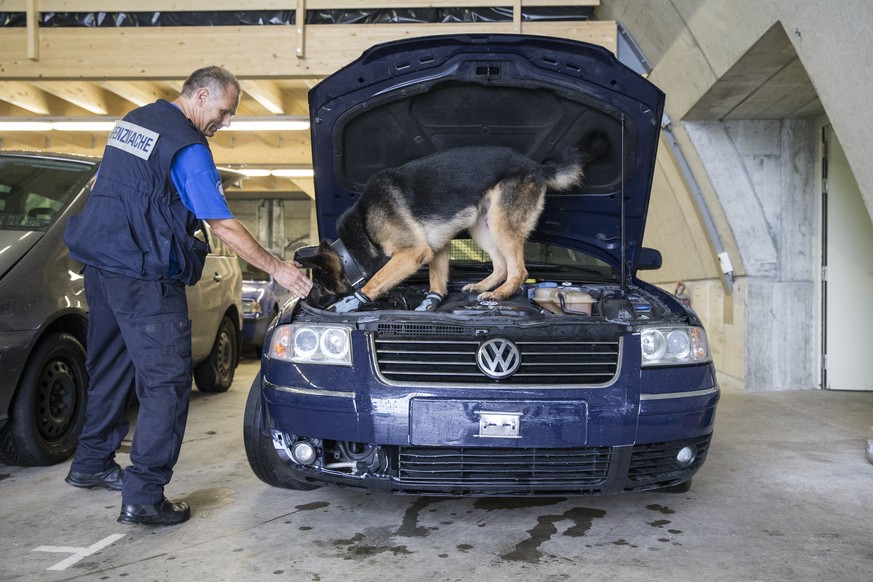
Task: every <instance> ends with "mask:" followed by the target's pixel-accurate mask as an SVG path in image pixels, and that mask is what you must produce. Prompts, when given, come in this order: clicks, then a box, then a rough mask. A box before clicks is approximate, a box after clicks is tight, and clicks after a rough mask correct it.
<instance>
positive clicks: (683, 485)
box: [655, 479, 691, 493]
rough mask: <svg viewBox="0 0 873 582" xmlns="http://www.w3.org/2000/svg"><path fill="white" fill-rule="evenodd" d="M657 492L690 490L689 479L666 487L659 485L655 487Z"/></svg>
mask: <svg viewBox="0 0 873 582" xmlns="http://www.w3.org/2000/svg"><path fill="white" fill-rule="evenodd" d="M655 491H657V492H658V493H688V492H689V491H691V479H689V480H688V481H683V482H682V483H679V484H678V485H669V486H667V487H660V488H658V489H656V490H655Z"/></svg>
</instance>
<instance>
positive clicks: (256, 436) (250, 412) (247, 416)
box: [243, 376, 319, 491]
mask: <svg viewBox="0 0 873 582" xmlns="http://www.w3.org/2000/svg"><path fill="white" fill-rule="evenodd" d="M243 445H244V447H245V450H246V457H247V458H248V460H249V466H250V467H251V468H252V472H253V473H254V474H255V475H256V476H257V478H258V479H260V480H261V481H263V482H264V483H266V484H267V485H272V486H273V487H281V488H283V489H294V490H296V491H309V490H311V489H317V488H318V487H319V486H318V485H313V484H310V483H304V482H303V481H300V480H298V479H295V478H294V477H293V476H292V475H291V471H290V469H288V467H287V466H286V465H285V463H283V462H282V460H281V459H280V458H279V455H278V454H277V453H276V449H275V448H273V442H272V440H271V438H270V435H269V434H267V432H266V430H265V428H264V410H263V398H262V397H261V382H260V377H259V376H256V377H255V381H254V382H252V388H251V390H249V397H248V398H247V399H246V408H245V412H244V413H243Z"/></svg>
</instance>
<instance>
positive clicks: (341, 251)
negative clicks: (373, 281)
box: [330, 239, 368, 291]
mask: <svg viewBox="0 0 873 582" xmlns="http://www.w3.org/2000/svg"><path fill="white" fill-rule="evenodd" d="M330 246H331V247H333V250H335V251H336V253H337V254H338V255H339V257H340V260H341V261H342V263H343V271H344V272H345V274H346V277H347V278H348V280H349V282H350V283H351V284H352V287H354V288H355V291H358V290H360V288H361V287H363V286H364V283H366V282H367V279H368V277H367V272H366V271H365V270H364V268H363V267H361V265H360V263H358V261H356V260H355V258H354V257H353V256H352V255H350V254H349V251H348V249H346V245H345V244H344V243H343V241H342V239H336V240H335V241H333V243H331V245H330Z"/></svg>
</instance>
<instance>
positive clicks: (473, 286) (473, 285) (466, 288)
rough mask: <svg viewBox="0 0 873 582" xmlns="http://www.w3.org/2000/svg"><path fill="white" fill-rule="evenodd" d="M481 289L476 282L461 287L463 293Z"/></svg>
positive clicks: (475, 291) (476, 291)
mask: <svg viewBox="0 0 873 582" xmlns="http://www.w3.org/2000/svg"><path fill="white" fill-rule="evenodd" d="M481 290H482V288H481V287H479V285H477V284H476V283H469V284H467V285H464V286H463V287H461V291H463V292H464V293H478V292H479V291H481Z"/></svg>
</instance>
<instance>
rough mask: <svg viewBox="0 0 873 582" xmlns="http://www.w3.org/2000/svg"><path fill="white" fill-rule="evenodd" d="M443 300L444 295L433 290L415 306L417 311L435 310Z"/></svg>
mask: <svg viewBox="0 0 873 582" xmlns="http://www.w3.org/2000/svg"><path fill="white" fill-rule="evenodd" d="M442 302H443V296H442V295H440V294H439V293H434V292H433V291H431V292H430V293H428V294H427V296H426V297H425V298H424V300H423V301H422V302H421V304H420V305H419V306H418V307H416V308H415V310H416V311H434V310H435V309H436V308H437V307H439V304H440V303H442Z"/></svg>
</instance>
